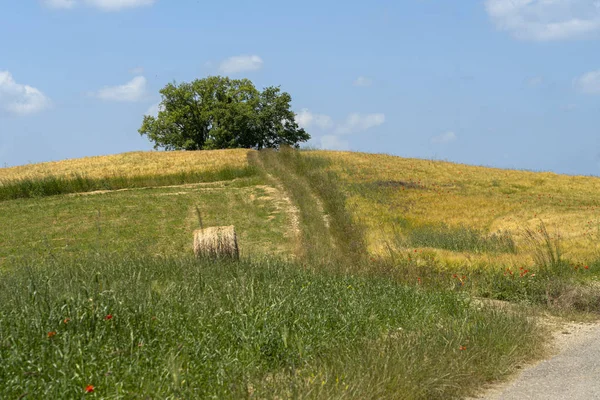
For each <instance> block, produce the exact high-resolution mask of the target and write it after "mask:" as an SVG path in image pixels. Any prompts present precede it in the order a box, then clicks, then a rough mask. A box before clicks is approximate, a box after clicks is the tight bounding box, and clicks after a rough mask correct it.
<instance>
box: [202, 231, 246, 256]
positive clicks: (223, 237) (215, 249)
mask: <svg viewBox="0 0 600 400" xmlns="http://www.w3.org/2000/svg"><path fill="white" fill-rule="evenodd" d="M194 254H195V255H196V257H198V258H213V259H215V258H233V259H235V260H237V259H239V258H240V252H239V249H238V242H237V235H236V234H235V227H234V226H233V225H232V226H215V227H211V228H204V229H198V230H195V231H194Z"/></svg>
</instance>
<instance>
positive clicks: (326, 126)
mask: <svg viewBox="0 0 600 400" xmlns="http://www.w3.org/2000/svg"><path fill="white" fill-rule="evenodd" d="M296 122H297V123H298V125H300V126H301V127H302V128H304V129H308V128H311V127H314V128H318V129H317V130H320V131H321V132H322V133H324V135H323V136H321V139H320V140H321V148H323V149H329V150H348V149H349V147H350V144H349V142H348V141H347V140H345V139H343V138H342V137H343V136H344V135H349V134H352V133H359V132H363V131H366V130H368V129H371V128H374V127H376V126H379V125H381V124H383V123H384V122H385V115H384V114H358V113H354V114H350V115H348V117H346V119H345V120H344V121H343V122H340V123H336V122H335V121H334V120H333V118H331V117H330V116H329V115H325V114H314V113H312V112H310V111H309V110H308V109H306V108H305V109H302V110H301V111H300V112H299V113H298V114H296Z"/></svg>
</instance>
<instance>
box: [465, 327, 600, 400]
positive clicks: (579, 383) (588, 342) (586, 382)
mask: <svg viewBox="0 0 600 400" xmlns="http://www.w3.org/2000/svg"><path fill="white" fill-rule="evenodd" d="M555 343H556V349H557V353H556V355H555V356H554V357H552V358H550V359H548V360H546V361H542V362H540V363H539V364H537V365H535V366H532V367H530V368H525V369H524V370H523V371H522V372H521V373H520V374H519V376H517V377H516V379H515V380H513V381H511V382H509V383H507V384H504V385H502V386H499V387H496V388H493V389H490V390H489V391H487V392H486V393H484V394H483V395H482V396H481V397H476V398H477V399H484V400H529V399H536V400H537V399H540V400H555V399H556V400H579V399H582V400H583V399H585V400H589V399H600V324H571V325H568V326H566V327H564V328H563V329H561V330H559V331H558V332H557V334H556V341H555Z"/></svg>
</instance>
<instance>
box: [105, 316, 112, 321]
mask: <svg viewBox="0 0 600 400" xmlns="http://www.w3.org/2000/svg"><path fill="white" fill-rule="evenodd" d="M112 318H113V316H112V314H108V315H107V316H106V317H104V320H105V321H110V320H111V319H112Z"/></svg>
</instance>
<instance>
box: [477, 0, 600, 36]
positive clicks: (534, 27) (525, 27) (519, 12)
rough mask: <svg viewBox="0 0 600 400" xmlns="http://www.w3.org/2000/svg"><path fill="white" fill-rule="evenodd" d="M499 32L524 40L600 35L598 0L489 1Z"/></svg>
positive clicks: (599, 2)
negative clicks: (505, 32) (502, 31)
mask: <svg viewBox="0 0 600 400" xmlns="http://www.w3.org/2000/svg"><path fill="white" fill-rule="evenodd" d="M485 8H486V11H487V13H488V15H489V16H490V17H491V19H492V21H493V22H494V23H495V24H496V26H497V27H498V29H501V30H504V31H508V32H510V33H511V34H512V35H513V36H514V37H516V38H518V39H524V40H537V41H550V40H563V39H575V38H581V37H586V36H590V35H592V34H594V33H597V32H600V1H598V0H486V2H485Z"/></svg>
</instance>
